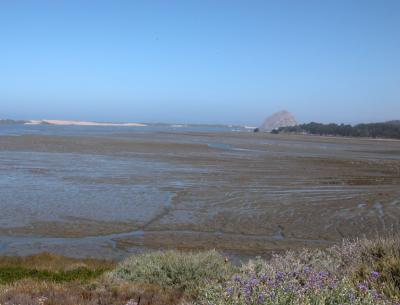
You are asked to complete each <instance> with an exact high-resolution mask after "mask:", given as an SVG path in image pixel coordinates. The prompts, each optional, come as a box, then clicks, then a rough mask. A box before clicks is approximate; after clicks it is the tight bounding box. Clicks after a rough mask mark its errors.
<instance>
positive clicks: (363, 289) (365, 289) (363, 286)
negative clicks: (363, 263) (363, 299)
mask: <svg viewBox="0 0 400 305" xmlns="http://www.w3.org/2000/svg"><path fill="white" fill-rule="evenodd" d="M357 287H358V289H360V290H361V291H367V290H368V287H367V285H365V283H360V284H358V286H357Z"/></svg>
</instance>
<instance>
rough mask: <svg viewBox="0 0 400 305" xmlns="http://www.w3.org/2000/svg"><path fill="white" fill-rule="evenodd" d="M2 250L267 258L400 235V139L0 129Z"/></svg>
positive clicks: (240, 133) (103, 254) (0, 247)
mask: <svg viewBox="0 0 400 305" xmlns="http://www.w3.org/2000/svg"><path fill="white" fill-rule="evenodd" d="M0 194H1V197H0V209H1V210H2V213H1V215H0V254H10V255H16V254H18V255H20V254H29V253H35V252H40V251H44V250H45V251H53V252H58V253H62V254H66V255H73V256H80V257H83V256H97V257H107V258H120V257H123V256H125V255H128V254H130V253H136V252H142V251H148V250H152V249H166V248H168V249H171V248H174V249H185V250H198V249H209V248H216V249H218V250H220V251H223V252H224V253H227V254H229V255H232V256H236V257H247V256H253V255H269V254H270V253H271V252H272V251H281V250H285V249H291V248H298V247H303V246H311V247H314V246H315V247H325V246H328V245H331V244H334V243H336V242H339V241H340V240H341V239H343V238H347V237H356V236H363V235H366V236H373V235H375V234H377V233H385V232H389V231H397V230H398V229H399V219H400V218H399V216H400V141H391V140H374V139H351V138H334V137H316V136H299V135H298V136H286V135H270V134H262V133H259V134H253V133H245V132H237V133H235V132H229V133H223V132H218V133H211V132H179V133H174V132H148V133H140V132H132V133H126V132H125V133H120V134H119V133H115V134H113V135H112V136H110V135H107V136H103V137H102V136H97V137H87V136H68V137H67V136H40V135H31V136H27V135H22V136H1V137H0Z"/></svg>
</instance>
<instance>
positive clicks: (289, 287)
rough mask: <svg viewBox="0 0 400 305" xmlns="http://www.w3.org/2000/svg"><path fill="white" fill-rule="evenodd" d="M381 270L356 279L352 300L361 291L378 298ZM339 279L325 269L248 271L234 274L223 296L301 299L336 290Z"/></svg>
mask: <svg viewBox="0 0 400 305" xmlns="http://www.w3.org/2000/svg"><path fill="white" fill-rule="evenodd" d="M379 277H380V274H379V273H378V272H372V273H371V275H370V276H369V277H368V279H367V280H366V281H364V282H362V283H359V284H358V286H357V287H356V289H355V291H354V292H351V293H349V295H348V300H349V301H350V302H351V301H352V300H355V298H356V297H357V296H358V295H360V294H362V293H366V292H368V293H372V294H373V296H374V298H375V299H376V300H378V299H379V298H381V295H380V294H379V293H378V292H376V291H375V290H374V289H373V286H374V284H375V283H376V282H377V281H378V279H379ZM339 284H340V280H339V279H338V278H337V276H335V275H334V274H331V273H329V272H325V271H315V270H313V269H311V268H308V267H306V268H303V269H302V270H301V271H298V272H291V273H286V272H276V273H274V274H256V273H253V274H247V275H242V276H240V275H235V276H234V277H233V278H232V280H231V281H229V282H227V288H226V294H225V296H226V298H228V299H231V300H242V301H244V302H245V303H246V304H266V303H271V302H273V301H274V299H275V298H277V297H278V296H279V298H280V300H281V299H282V298H287V299H303V298H305V297H307V296H310V295H316V294H318V293H320V292H325V293H326V292H329V291H333V290H335V289H336V288H337V287H338V285H339Z"/></svg>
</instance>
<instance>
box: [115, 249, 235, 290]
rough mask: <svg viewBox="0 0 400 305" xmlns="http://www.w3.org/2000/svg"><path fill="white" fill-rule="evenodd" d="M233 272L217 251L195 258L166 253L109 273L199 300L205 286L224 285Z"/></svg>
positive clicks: (138, 259)
mask: <svg viewBox="0 0 400 305" xmlns="http://www.w3.org/2000/svg"><path fill="white" fill-rule="evenodd" d="M233 272H234V267H233V266H232V265H231V264H230V263H226V262H225V261H224V258H223V257H222V256H221V255H219V254H218V253H217V252H215V251H208V252H201V253H196V254H194V253H181V252H176V251H167V252H153V253H147V254H142V255H138V256H133V257H130V258H128V259H126V260H125V261H124V262H123V263H121V264H120V265H119V266H117V268H116V269H115V270H114V271H112V272H110V274H109V277H110V278H111V279H112V280H124V281H133V282H141V283H148V284H157V285H159V286H161V287H164V288H167V287H168V288H176V289H179V290H182V291H183V292H185V293H186V294H188V295H190V296H196V295H197V294H198V291H199V289H200V288H201V287H202V286H203V285H205V284H207V283H210V282H212V283H221V282H223V281H224V280H226V279H227V278H229V277H230V276H231V274H232V273H233Z"/></svg>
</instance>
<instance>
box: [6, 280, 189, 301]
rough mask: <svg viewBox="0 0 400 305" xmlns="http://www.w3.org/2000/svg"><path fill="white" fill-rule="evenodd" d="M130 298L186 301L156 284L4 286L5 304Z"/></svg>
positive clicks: (33, 283) (24, 283) (27, 282)
mask: <svg viewBox="0 0 400 305" xmlns="http://www.w3.org/2000/svg"><path fill="white" fill-rule="evenodd" d="M130 300H132V301H131V304H134V302H136V303H138V304H143V305H147V304H148V305H150V304H151V305H170V304H171V305H172V304H178V303H181V302H183V299H182V295H181V294H180V293H179V292H178V291H174V290H166V289H160V288H159V287H158V286H155V285H148V284H132V283H129V284H128V283H119V284H118V285H113V286H110V285H108V284H107V283H102V282H95V283H91V284H87V285H81V284H79V283H77V282H73V283H63V284H57V283H52V282H38V281H33V280H22V281H18V282H16V283H14V284H11V285H5V286H0V304H2V305H15V304H19V305H36V304H37V305H124V304H127V303H128V302H129V301H130Z"/></svg>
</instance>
